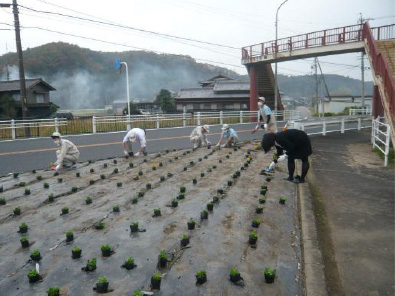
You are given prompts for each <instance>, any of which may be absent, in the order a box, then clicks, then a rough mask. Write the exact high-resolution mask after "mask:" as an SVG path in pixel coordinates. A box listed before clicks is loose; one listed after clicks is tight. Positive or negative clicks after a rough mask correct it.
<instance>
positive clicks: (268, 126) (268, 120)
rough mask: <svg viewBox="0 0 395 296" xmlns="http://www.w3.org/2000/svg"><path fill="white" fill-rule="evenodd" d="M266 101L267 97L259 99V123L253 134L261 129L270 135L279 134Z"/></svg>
mask: <svg viewBox="0 0 395 296" xmlns="http://www.w3.org/2000/svg"><path fill="white" fill-rule="evenodd" d="M265 101H266V99H265V97H259V98H258V122H257V125H256V126H255V128H254V129H253V131H252V134H254V133H256V132H257V131H258V129H259V128H260V127H261V128H263V129H264V130H265V131H266V132H268V133H277V124H276V119H275V118H274V115H273V113H272V110H270V107H269V106H268V105H266V104H265Z"/></svg>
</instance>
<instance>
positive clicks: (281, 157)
mask: <svg viewBox="0 0 395 296" xmlns="http://www.w3.org/2000/svg"><path fill="white" fill-rule="evenodd" d="M286 158H288V155H286V154H283V155H281V156H280V157H279V158H278V161H283V160H285V159H286Z"/></svg>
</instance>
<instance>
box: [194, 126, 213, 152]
mask: <svg viewBox="0 0 395 296" xmlns="http://www.w3.org/2000/svg"><path fill="white" fill-rule="evenodd" d="M209 132H210V127H209V126H208V125H207V124H205V125H203V126H200V125H199V126H197V127H195V128H194V129H193V131H192V133H191V135H190V136H189V138H190V140H191V143H192V144H193V148H194V149H196V148H200V147H203V146H206V145H207V146H210V145H211V143H210V141H209V140H208V139H207V134H208V133H209Z"/></svg>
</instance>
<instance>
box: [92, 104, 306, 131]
mask: <svg viewBox="0 0 395 296" xmlns="http://www.w3.org/2000/svg"><path fill="white" fill-rule="evenodd" d="M272 113H273V114H274V116H275V117H276V119H279V118H281V120H282V121H288V120H292V119H298V118H300V113H299V111H294V110H283V111H277V112H272ZM257 116H258V112H257V111H220V112H195V113H180V114H156V115H131V116H130V118H129V117H128V116H127V115H126V116H93V117H92V126H93V133H96V132H97V125H98V124H114V123H124V124H126V127H127V129H128V126H133V122H155V123H156V124H155V126H156V128H157V129H159V127H160V125H161V123H163V122H166V121H179V122H180V125H179V126H182V127H186V126H187V125H188V124H189V125H202V124H205V122H207V121H208V120H218V123H219V124H223V123H224V121H225V120H226V119H229V118H237V122H235V123H244V122H248V121H249V120H250V118H257ZM191 121H192V122H191ZM181 122H182V123H181ZM207 124H210V123H207Z"/></svg>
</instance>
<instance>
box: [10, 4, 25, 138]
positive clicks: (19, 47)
mask: <svg viewBox="0 0 395 296" xmlns="http://www.w3.org/2000/svg"><path fill="white" fill-rule="evenodd" d="M12 12H13V14H14V22H15V39H16V50H17V53H18V63H19V85H20V92H21V104H22V119H26V117H27V107H26V104H27V98H26V83H25V70H24V67H23V53H22V42H21V34H20V28H19V15H18V4H17V3H16V0H12ZM26 131H28V129H25V132H26ZM26 136H29V135H26Z"/></svg>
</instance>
